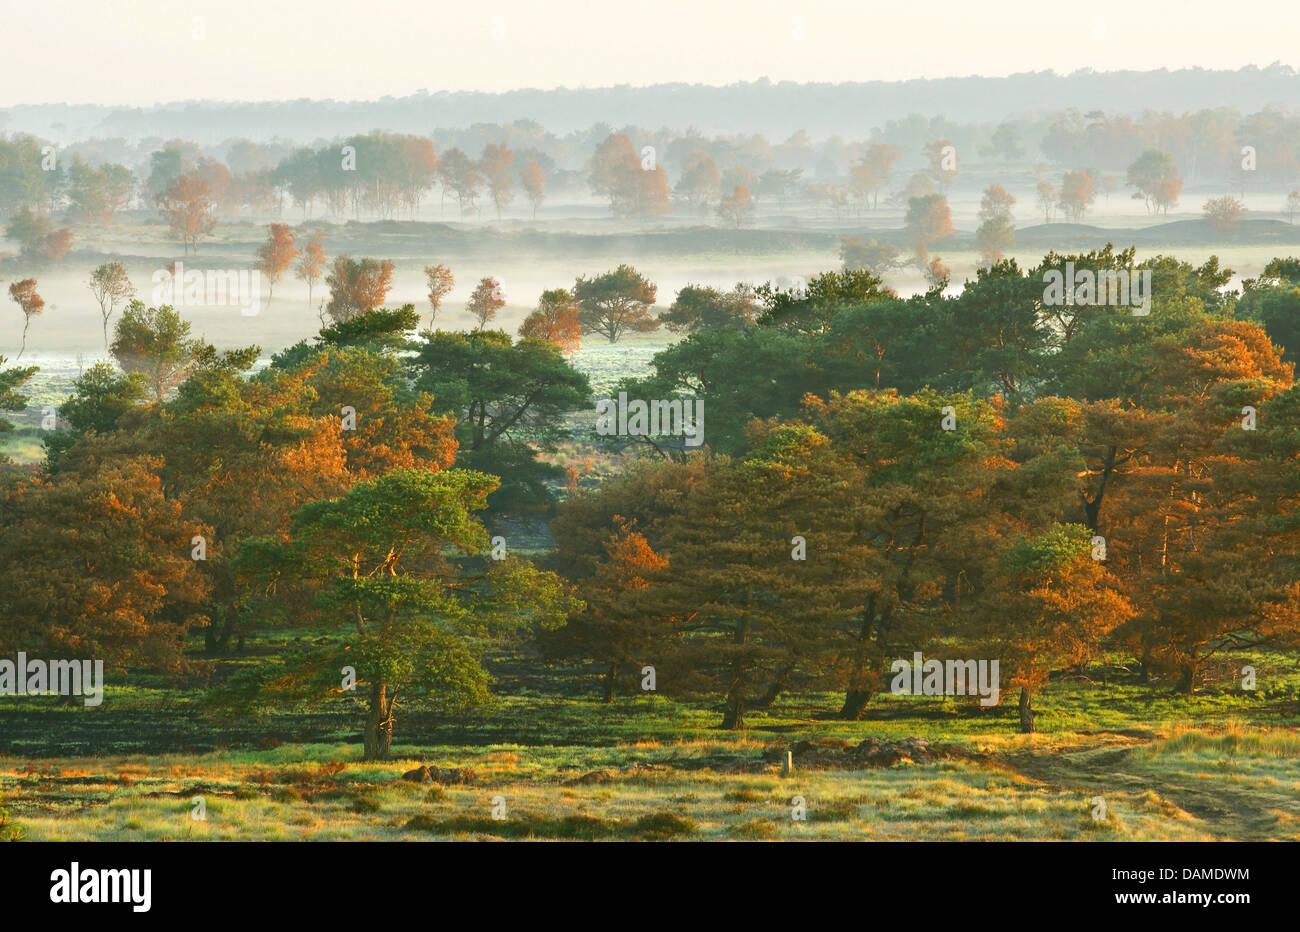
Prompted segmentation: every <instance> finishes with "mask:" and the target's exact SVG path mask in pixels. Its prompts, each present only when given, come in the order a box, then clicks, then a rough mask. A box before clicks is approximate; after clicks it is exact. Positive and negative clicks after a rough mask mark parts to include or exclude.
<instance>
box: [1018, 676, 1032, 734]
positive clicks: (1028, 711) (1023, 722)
mask: <svg viewBox="0 0 1300 932" xmlns="http://www.w3.org/2000/svg"><path fill="white" fill-rule="evenodd" d="M1032 698H1033V695H1032V693H1031V692H1030V690H1029V687H1028V686H1021V687H1020V733H1021V734H1022V735H1032V734H1033V733H1034V710H1033V709H1032V708H1031V707H1030V705H1029V703H1030V701H1031V700H1032Z"/></svg>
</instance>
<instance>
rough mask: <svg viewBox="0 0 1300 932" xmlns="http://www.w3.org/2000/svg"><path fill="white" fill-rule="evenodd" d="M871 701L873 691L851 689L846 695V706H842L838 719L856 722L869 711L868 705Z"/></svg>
mask: <svg viewBox="0 0 1300 932" xmlns="http://www.w3.org/2000/svg"><path fill="white" fill-rule="evenodd" d="M870 701H871V690H869V689H851V688H850V689H848V690H846V691H845V693H844V704H843V705H842V706H840V711H839V715H838V717H839V718H844V719H848V720H849V721H851V722H856V721H858V719H860V718H862V716H863V713H865V712H866V711H867V703H869V702H870Z"/></svg>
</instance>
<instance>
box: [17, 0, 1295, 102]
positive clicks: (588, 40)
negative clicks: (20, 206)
mask: <svg viewBox="0 0 1300 932" xmlns="http://www.w3.org/2000/svg"><path fill="white" fill-rule="evenodd" d="M364 14H365V15H364V16H358V9H357V8H356V7H354V6H352V5H350V4H344V3H342V2H339V0H322V2H321V3H319V4H317V5H316V7H315V9H314V12H313V14H312V15H306V14H304V13H302V12H301V11H295V10H293V9H292V8H288V7H276V6H271V5H268V4H266V3H253V2H250V0H230V2H227V3H224V4H222V5H221V6H215V5H214V6H213V7H207V6H205V5H203V4H198V3H192V4H187V5H183V6H181V7H174V6H172V5H169V4H167V3H164V2H161V0H134V2H124V3H119V4H114V5H111V6H108V5H98V4H93V3H90V2H88V0H63V2H56V3H53V4H48V5H44V6H40V7H37V6H30V7H16V6H14V7H10V8H8V9H6V10H5V11H4V12H2V13H0V26H3V27H4V30H5V32H6V33H7V34H8V35H11V36H15V37H20V38H21V37H23V36H40V37H41V39H42V41H41V42H34V41H33V42H21V41H20V42H16V43H12V44H11V46H10V50H9V52H8V54H7V55H6V57H5V59H4V60H3V61H0V86H3V87H5V88H8V94H11V95H12V96H9V97H6V98H5V99H4V100H3V101H0V105H3V106H23V105H41V104H49V103H56V102H57V103H62V104H64V105H69V106H78V105H101V106H124V107H148V106H156V105H159V104H165V103H177V102H185V101H198V100H208V101H233V100H238V101H242V102H271V101H281V100H298V99H304V98H306V99H312V100H328V99H334V100H352V101H364V100H379V99H382V98H384V97H394V96H395V97H401V96H408V95H411V94H415V93H418V92H420V91H421V90H426V91H428V92H430V93H437V92H439V91H451V92H457V91H481V92H487V93H502V92H508V91H514V90H525V89H528V90H531V89H536V90H542V91H546V90H554V89H561V88H567V89H578V88H604V87H621V86H632V87H648V86H653V85H656V84H664V83H685V84H704V85H712V86H725V85H728V84H733V83H735V82H738V81H757V80H760V79H763V78H767V79H768V80H770V81H772V82H773V83H780V82H784V81H793V82H798V83H834V84H838V83H846V82H870V81H891V82H898V81H907V80H915V79H921V80H929V79H943V78H962V77H974V76H980V77H1006V76H1011V75H1017V74H1026V73H1041V72H1046V71H1053V72H1055V73H1057V74H1061V75H1066V74H1070V73H1073V72H1076V71H1079V70H1092V71H1096V72H1114V71H1159V70H1161V69H1169V70H1178V69H1183V68H1195V67H1199V68H1204V69H1207V70H1235V69H1238V68H1242V67H1247V66H1251V65H1254V66H1257V67H1261V68H1263V67H1266V66H1268V65H1270V64H1272V63H1275V62H1280V63H1282V64H1285V65H1289V66H1291V67H1295V65H1296V64H1297V56H1296V53H1295V50H1294V45H1293V43H1292V42H1291V40H1290V34H1291V33H1292V31H1293V30H1294V29H1295V28H1296V27H1297V26H1300V11H1297V10H1296V9H1295V8H1285V7H1282V6H1280V5H1279V6H1277V7H1276V9H1275V10H1274V11H1272V13H1271V16H1272V19H1273V23H1274V27H1275V28H1272V29H1270V30H1268V31H1267V32H1263V33H1261V32H1260V31H1259V30H1258V28H1257V27H1255V26H1254V25H1252V24H1250V23H1248V22H1246V21H1245V20H1244V19H1238V20H1227V21H1225V20H1224V18H1223V15H1222V14H1223V11H1222V8H1221V7H1219V6H1217V5H1214V6H1212V5H1211V4H1210V3H1208V2H1206V0H1194V2H1190V3H1186V4H1181V5H1178V6H1175V5H1173V4H1166V3H1160V4H1152V5H1149V6H1147V7H1135V6H1134V5H1132V4H1126V3H1121V2H1119V0H1103V2H1100V3H1098V4H1095V5H1094V7H1093V8H1092V9H1090V10H1089V11H1088V12H1087V13H1086V14H1084V15H1082V16H1080V17H1079V18H1078V19H1077V20H1074V21H1061V20H1047V19H1044V18H1043V17H1042V12H1041V9H1040V8H1039V6H1038V5H1037V4H1034V3H1030V2H1027V0H1015V2H1009V3H1004V4H1000V5H999V6H998V8H996V9H993V8H989V7H987V6H986V7H981V8H978V9H971V8H970V7H968V5H966V4H962V3H959V2H956V0H938V2H935V3H932V4H929V5H928V6H927V7H925V8H916V7H913V8H908V9H906V10H897V9H885V8H884V4H880V3H875V2H872V3H849V2H835V0H829V2H784V0H767V2H763V3H741V2H736V0H722V2H718V0H714V2H707V3H701V2H683V0H668V2H663V3H658V4H655V5H653V6H652V5H651V4H649V3H648V2H646V0H638V2H635V3H625V4H620V5H617V6H609V5H599V4H595V3H593V2H591V0H548V2H546V3H542V2H540V0H495V2H493V3H492V4H490V5H487V6H483V7H475V8H449V7H446V6H436V5H435V6H430V5H428V4H421V3H414V2H399V0H377V2H374V3H371V4H368V5H367V6H366V7H365V8H364ZM399 22H400V23H401V24H403V25H402V28H395V27H394V25H393V24H395V23H399ZM342 24H346V28H340V26H341V25H342ZM863 36H868V37H871V40H870V42H869V44H864V43H863V39H862V37H863ZM611 37H616V38H613V39H611ZM621 37H626V39H627V41H619V38H621ZM877 38H878V41H875V40H876V39H877ZM1171 39H1176V41H1171ZM1247 50H1249V51H1247ZM51 61H54V62H59V63H66V62H77V63H78V65H77V67H76V68H67V67H64V68H62V69H57V70H51V69H50V65H49V63H50V62H51ZM87 74H98V75H101V76H103V77H104V78H105V80H100V81H92V82H88V81H86V80H85V76H86V75H87ZM1045 103H1050V102H1045Z"/></svg>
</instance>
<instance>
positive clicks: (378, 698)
mask: <svg viewBox="0 0 1300 932" xmlns="http://www.w3.org/2000/svg"><path fill="white" fill-rule="evenodd" d="M396 701H397V695H396V692H394V694H393V696H392V698H391V699H390V698H389V696H388V687H387V685H386V684H384V683H376V684H375V685H374V686H372V687H371V688H370V715H369V717H368V719H367V721H366V736H365V758H364V759H365V760H386V759H387V758H388V753H389V750H390V748H391V747H392V743H393V704H394V703H395V702H396Z"/></svg>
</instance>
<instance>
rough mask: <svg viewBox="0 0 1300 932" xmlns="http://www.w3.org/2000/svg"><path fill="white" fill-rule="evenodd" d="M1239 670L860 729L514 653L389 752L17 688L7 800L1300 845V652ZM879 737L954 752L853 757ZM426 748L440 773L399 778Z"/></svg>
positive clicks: (1074, 686)
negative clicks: (652, 687) (471, 697)
mask: <svg viewBox="0 0 1300 932" xmlns="http://www.w3.org/2000/svg"><path fill="white" fill-rule="evenodd" d="M291 646H292V642H291V641H286V642H284V643H282V644H280V645H279V649H289V648H291ZM267 649H269V646H268V647H267ZM1238 662H1240V663H1243V664H1244V663H1246V662H1251V663H1253V664H1255V665H1256V666H1257V668H1258V669H1259V670H1260V671H1261V675H1262V676H1266V678H1267V680H1268V681H1269V682H1271V683H1274V684H1275V685H1274V686H1272V687H1271V688H1269V689H1267V690H1262V689H1261V690H1258V691H1255V692H1243V691H1241V690H1239V689H1236V688H1234V685H1233V683H1232V682H1231V681H1230V680H1229V679H1228V678H1227V676H1226V672H1225V675H1224V676H1223V677H1222V678H1221V679H1220V680H1219V682H1217V683H1207V684H1206V685H1205V686H1204V687H1203V688H1202V689H1200V690H1199V691H1198V692H1196V693H1194V694H1192V695H1181V694H1177V693H1173V692H1170V691H1169V690H1168V689H1167V688H1163V687H1157V688H1152V687H1148V686H1146V685H1143V684H1141V683H1139V682H1137V681H1136V679H1135V678H1132V677H1130V676H1129V675H1128V674H1127V673H1126V672H1125V671H1124V670H1123V669H1122V668H1120V667H1118V666H1099V667H1096V668H1088V669H1087V670H1086V671H1084V672H1083V673H1082V674H1080V675H1077V676H1073V677H1067V678H1062V679H1059V680H1056V681H1054V682H1053V683H1052V684H1051V686H1050V687H1049V688H1048V689H1047V690H1046V691H1045V692H1044V693H1043V694H1042V696H1041V697H1040V698H1039V699H1038V700H1037V705H1038V713H1039V728H1040V730H1039V732H1038V733H1036V734H1032V735H1019V734H1017V733H1016V728H1015V710H1014V702H1009V701H1005V700H1004V702H1003V703H1002V704H1001V705H1000V706H998V707H995V708H992V709H982V708H980V707H979V706H978V705H977V704H975V703H973V702H967V701H965V700H963V699H961V698H954V697H948V698H926V697H911V696H892V695H888V694H886V695H885V696H882V697H878V698H876V699H874V700H873V701H872V704H871V706H870V707H869V710H868V713H867V715H866V717H865V718H864V720H862V721H858V722H847V721H842V720H837V719H835V718H833V717H832V713H833V712H834V710H835V708H836V707H837V699H838V697H837V696H835V695H831V694H806V695H794V696H791V697H789V698H783V699H781V700H779V701H778V702H777V703H776V704H775V705H774V706H773V707H772V708H770V709H767V710H759V711H755V712H753V713H752V714H751V715H749V716H747V718H746V723H747V727H746V729H745V730H744V731H742V732H721V731H717V730H715V727H714V726H716V724H717V721H718V710H717V708H716V707H714V706H712V705H709V704H692V703H680V702H675V701H672V700H668V699H665V698H662V697H658V696H654V695H651V694H646V695H643V696H636V697H632V696H619V697H616V699H615V701H614V702H612V703H609V704H606V703H604V702H602V701H600V699H599V698H597V697H596V696H595V695H594V694H595V693H596V692H597V690H596V689H595V688H594V687H595V681H594V678H593V676H592V672H591V671H587V670H582V669H579V668H576V667H562V668H561V667H556V668H550V669H543V670H542V672H537V670H538V667H537V666H536V665H534V664H530V663H524V662H521V661H520V659H519V658H513V657H511V656H509V655H508V654H502V655H499V656H497V657H496V658H495V659H494V661H493V663H492V664H491V665H490V666H491V669H492V671H493V673H494V675H495V677H496V680H497V682H496V692H497V693H498V697H499V698H498V701H497V703H496V705H495V706H494V707H493V708H491V709H489V710H484V711H479V712H477V713H474V714H472V715H467V716H460V717H457V716H446V715H442V714H439V713H438V712H436V711H435V710H432V709H428V708H423V707H422V706H421V704H420V703H419V702H418V701H412V702H411V703H409V704H406V705H405V706H403V705H401V704H399V707H398V715H397V725H396V733H395V738H394V748H393V757H392V759H391V760H388V761H384V762H364V761H362V759H361V757H362V755H361V747H360V744H359V741H358V738H359V731H360V727H361V725H362V723H363V720H364V713H363V710H362V705H361V702H360V700H357V699H352V698H338V699H335V700H331V701H330V702H329V703H327V704H326V705H325V706H320V705H316V706H313V707H312V708H311V709H310V710H309V709H307V708H306V707H301V708H298V707H278V708H276V709H265V710H262V712H261V714H255V715H252V716H239V717H234V718H232V717H222V716H220V715H218V714H216V713H215V712H214V711H213V709H212V708H210V707H208V706H207V705H206V704H205V703H204V702H203V701H202V695H203V691H202V689H195V688H191V687H193V686H196V685H198V683H197V681H195V683H179V682H176V681H175V680H172V681H165V680H162V679H151V678H148V677H146V678H142V679H141V681H139V682H136V683H134V684H133V685H132V686H130V687H125V688H124V687H116V688H114V687H113V686H111V685H110V686H109V687H108V688H107V689H106V692H105V699H104V703H103V705H102V706H99V707H98V708H82V707H80V706H79V705H58V704H57V700H52V699H51V700H46V699H39V700H21V702H22V703H23V704H22V705H20V700H16V699H7V700H4V701H3V703H0V734H3V735H4V743H3V747H4V753H3V754H0V796H2V797H3V806H4V807H5V808H6V809H7V810H8V812H9V818H10V825H9V827H10V828H11V829H12V827H13V826H15V825H16V826H18V830H19V831H20V832H22V833H23V837H26V838H29V839H31V840H34V841H53V840H67V841H80V840H86V841H91V840H113V841H135V840H147V841H175V840H266V841H274V840H281V841H287V840H344V839H346V840H372V841H388V840H408V841H416V840H451V839H466V838H477V839H528V840H560V839H606V840H611V841H622V840H637V839H642V840H666V839H683V840H747V841H755V840H760V841H761V840H876V841H927V840H1084V841H1087V840H1112V841H1170V840H1175V841H1208V840H1243V841H1244V840H1300V733H1298V732H1297V731H1296V729H1295V724H1296V721H1297V703H1298V700H1300V675H1297V674H1296V672H1295V659H1294V658H1292V657H1287V656H1283V655H1264V656H1252V657H1241V658H1233V659H1232V661H1231V663H1233V664H1236V663H1238ZM1228 663H1229V661H1228V660H1227V659H1225V662H1224V664H1223V665H1222V666H1223V669H1224V670H1225V671H1226V670H1227V668H1228ZM237 664H238V661H219V662H217V663H216V664H215V665H214V668H213V669H211V670H209V671H208V672H209V675H210V676H211V677H212V678H214V679H219V678H220V677H221V676H222V675H223V674H225V673H229V672H231V671H232V669H233V668H234V667H235V666H237ZM221 668H225V669H221ZM110 682H111V679H110ZM584 684H585V685H584ZM588 687H590V688H588ZM575 693H578V694H584V693H585V694H591V695H590V696H589V697H588V698H582V697H581V695H579V697H578V698H573V696H574V695H575ZM566 697H567V698H566ZM868 738H878V739H882V740H884V741H886V742H903V741H904V739H914V738H920V739H924V740H926V741H928V742H930V743H931V746H932V747H933V748H935V749H940V750H941V752H942V753H941V754H940V755H939V756H936V757H933V758H931V757H929V756H928V755H924V754H921V755H913V756H915V757H918V758H920V759H919V760H914V759H912V757H909V756H907V754H906V753H904V754H902V755H901V756H900V757H899V759H897V760H894V761H892V762H890V763H888V764H887V765H882V764H880V763H879V762H877V763H872V764H867V765H845V764H843V763H842V762H841V763H836V755H842V754H843V753H844V752H845V751H847V750H851V749H852V748H853V747H855V746H857V745H858V744H860V743H861V742H863V741H864V740H865V739H868ZM786 751H791V752H792V754H793V761H794V769H793V772H786V770H785V768H784V764H783V761H784V758H785V752H786ZM422 764H423V765H428V766H429V767H431V768H442V771H441V772H438V775H439V776H440V777H441V780H439V781H435V782H433V783H420V782H413V781H408V780H403V779H402V775H403V774H404V773H406V772H408V771H410V770H413V769H415V768H418V767H419V766H421V765H422ZM453 769H457V770H459V772H458V773H449V771H452V770H453ZM1097 797H1101V798H1102V799H1103V800H1104V805H1105V812H1104V818H1100V819H1098V818H1095V817H1094V815H1095V813H1096V811H1097ZM798 798H801V799H802V802H803V807H804V812H803V813H802V814H803V815H804V816H806V817H805V818H802V819H800V818H796V817H795V813H796V806H797V804H798V803H799V801H800V800H799V799H798ZM200 810H201V811H200ZM494 810H495V815H496V816H498V818H494V817H493V816H494ZM196 814H199V815H202V818H196Z"/></svg>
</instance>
